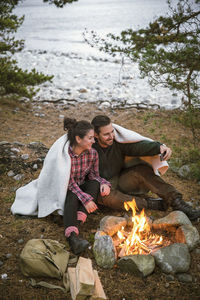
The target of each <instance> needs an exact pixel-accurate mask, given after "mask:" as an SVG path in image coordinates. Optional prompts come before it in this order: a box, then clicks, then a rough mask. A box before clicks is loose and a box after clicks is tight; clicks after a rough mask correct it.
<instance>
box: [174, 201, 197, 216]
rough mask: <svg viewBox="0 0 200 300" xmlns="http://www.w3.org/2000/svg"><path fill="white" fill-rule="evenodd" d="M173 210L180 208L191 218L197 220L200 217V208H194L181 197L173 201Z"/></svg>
mask: <svg viewBox="0 0 200 300" xmlns="http://www.w3.org/2000/svg"><path fill="white" fill-rule="evenodd" d="M172 207H173V210H180V211H182V212H184V213H185V214H186V215H187V216H188V218H189V219H190V220H196V219H198V218H200V209H194V208H192V207H191V206H190V205H189V204H187V203H186V202H185V201H183V199H182V198H181V197H178V198H176V199H175V200H174V201H173V202H172Z"/></svg>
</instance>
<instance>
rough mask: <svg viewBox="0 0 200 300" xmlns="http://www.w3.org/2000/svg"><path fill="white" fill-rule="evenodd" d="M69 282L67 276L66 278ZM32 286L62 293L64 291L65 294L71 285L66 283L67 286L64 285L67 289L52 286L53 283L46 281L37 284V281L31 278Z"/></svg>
mask: <svg viewBox="0 0 200 300" xmlns="http://www.w3.org/2000/svg"><path fill="white" fill-rule="evenodd" d="M65 277H66V279H65V280H67V276H65ZM30 284H31V285H32V286H33V287H38V286H41V287H45V288H49V289H59V290H61V291H63V292H64V293H67V292H68V291H69V288H68V286H69V283H68V282H66V284H65V285H64V286H65V288H63V287H62V286H59V285H55V284H51V283H48V282H46V281H39V282H36V281H35V279H33V278H30Z"/></svg>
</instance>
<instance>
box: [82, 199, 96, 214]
mask: <svg viewBox="0 0 200 300" xmlns="http://www.w3.org/2000/svg"><path fill="white" fill-rule="evenodd" d="M85 208H86V210H87V212H88V213H89V214H90V213H92V212H93V211H95V210H96V209H97V208H98V207H97V206H96V204H95V202H94V201H90V202H88V203H87V204H86V205H85Z"/></svg>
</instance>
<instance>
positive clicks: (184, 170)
mask: <svg viewBox="0 0 200 300" xmlns="http://www.w3.org/2000/svg"><path fill="white" fill-rule="evenodd" d="M190 173H191V167H190V166H189V165H184V166H182V167H180V169H179V170H178V175H179V176H180V177H181V178H190Z"/></svg>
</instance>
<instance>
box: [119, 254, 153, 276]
mask: <svg viewBox="0 0 200 300" xmlns="http://www.w3.org/2000/svg"><path fill="white" fill-rule="evenodd" d="M117 265H118V266H119V268H120V269H121V270H122V271H125V272H128V273H131V274H134V275H136V276H142V277H145V276H148V275H150V274H151V273H152V272H153V271H154V269H155V260H154V258H153V256H151V255H139V254H136V255H128V256H124V257H122V258H120V259H119V261H118V262H117Z"/></svg>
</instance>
